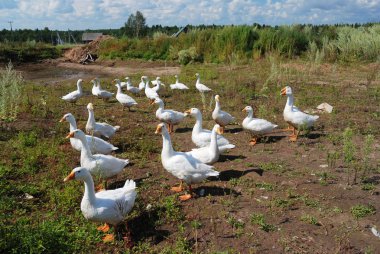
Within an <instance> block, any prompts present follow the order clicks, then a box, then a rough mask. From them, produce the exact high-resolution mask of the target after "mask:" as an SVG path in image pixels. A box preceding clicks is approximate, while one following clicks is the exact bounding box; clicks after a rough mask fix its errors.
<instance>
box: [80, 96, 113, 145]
mask: <svg viewBox="0 0 380 254" xmlns="http://www.w3.org/2000/svg"><path fill="white" fill-rule="evenodd" d="M87 110H88V120H87V123H86V132H87V133H88V134H91V135H94V136H97V137H100V136H104V137H106V138H111V137H112V136H113V135H115V132H116V131H117V130H119V129H120V126H118V125H117V126H112V125H110V124H108V123H99V122H95V114H94V106H93V105H92V103H89V104H88V105H87Z"/></svg>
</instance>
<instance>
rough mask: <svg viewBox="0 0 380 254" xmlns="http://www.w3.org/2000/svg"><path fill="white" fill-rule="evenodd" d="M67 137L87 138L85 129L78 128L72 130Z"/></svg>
mask: <svg viewBox="0 0 380 254" xmlns="http://www.w3.org/2000/svg"><path fill="white" fill-rule="evenodd" d="M66 138H77V139H86V134H84V132H83V131H81V130H79V129H76V130H74V131H72V132H70V133H69V134H68V135H67V136H66Z"/></svg>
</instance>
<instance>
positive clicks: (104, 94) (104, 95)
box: [91, 78, 114, 101]
mask: <svg viewBox="0 0 380 254" xmlns="http://www.w3.org/2000/svg"><path fill="white" fill-rule="evenodd" d="M93 81H94V82H95V84H96V88H95V90H94V87H93V88H92V94H94V93H95V94H94V95H95V96H97V97H98V98H101V99H103V100H105V101H107V100H109V99H110V98H111V97H112V96H113V95H114V93H111V92H108V91H107V90H104V89H102V87H101V85H100V79H99V78H95V79H93ZM91 82H92V81H91ZM93 84H94V83H93ZM95 84H94V85H95Z"/></svg>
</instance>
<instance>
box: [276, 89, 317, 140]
mask: <svg viewBox="0 0 380 254" xmlns="http://www.w3.org/2000/svg"><path fill="white" fill-rule="evenodd" d="M281 95H282V96H287V100H286V104H285V108H284V113H283V114H284V120H285V122H287V123H288V124H289V125H290V126H292V128H293V133H292V134H291V135H290V136H289V140H290V141H296V140H297V138H298V135H299V134H300V132H301V130H304V129H308V128H310V127H312V126H313V125H314V123H315V121H317V119H318V118H319V116H317V115H309V114H306V113H304V112H302V111H301V110H299V109H298V108H297V107H295V106H294V105H293V103H294V97H293V92H292V88H291V87H290V86H286V87H284V88H282V89H281Z"/></svg>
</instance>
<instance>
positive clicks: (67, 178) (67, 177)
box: [63, 171, 75, 182]
mask: <svg viewBox="0 0 380 254" xmlns="http://www.w3.org/2000/svg"><path fill="white" fill-rule="evenodd" d="M73 179H75V173H74V171H71V173H70V174H69V175H68V176H66V177H65V179H63V181H64V182H67V181H70V180H73Z"/></svg>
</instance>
